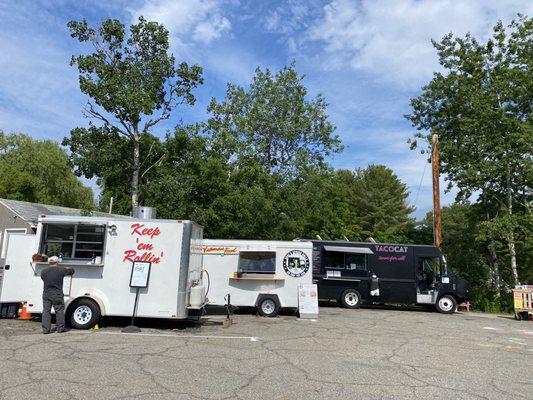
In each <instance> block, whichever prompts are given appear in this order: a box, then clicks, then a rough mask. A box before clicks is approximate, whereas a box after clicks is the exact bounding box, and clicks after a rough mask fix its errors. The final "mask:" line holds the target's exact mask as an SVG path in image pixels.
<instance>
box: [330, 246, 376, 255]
mask: <svg viewBox="0 0 533 400" xmlns="http://www.w3.org/2000/svg"><path fill="white" fill-rule="evenodd" d="M324 250H326V251H338V252H340V253H356V254H374V252H373V251H372V250H370V249H369V248H367V247H346V246H324Z"/></svg>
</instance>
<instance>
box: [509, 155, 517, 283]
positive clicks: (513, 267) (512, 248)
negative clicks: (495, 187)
mask: <svg viewBox="0 0 533 400" xmlns="http://www.w3.org/2000/svg"><path fill="white" fill-rule="evenodd" d="M506 185H507V213H508V214H509V220H510V221H509V223H510V228H509V235H508V243H509V255H510V256H511V271H512V272H513V281H514V282H513V283H514V286H515V287H516V285H518V270H517V267H516V249H515V241H514V231H513V226H512V221H511V218H512V216H513V189H512V187H511V165H510V164H507V182H506Z"/></svg>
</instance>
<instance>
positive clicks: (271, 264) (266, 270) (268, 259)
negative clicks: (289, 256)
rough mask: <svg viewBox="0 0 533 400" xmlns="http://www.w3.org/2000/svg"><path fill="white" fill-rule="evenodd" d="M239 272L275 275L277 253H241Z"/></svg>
mask: <svg viewBox="0 0 533 400" xmlns="http://www.w3.org/2000/svg"><path fill="white" fill-rule="evenodd" d="M237 271H238V272H240V273H252V274H275V273H276V253H275V252H271V251H244V252H240V253H239V266H238V269H237Z"/></svg>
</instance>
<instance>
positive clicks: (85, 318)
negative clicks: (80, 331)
mask: <svg viewBox="0 0 533 400" xmlns="http://www.w3.org/2000/svg"><path fill="white" fill-rule="evenodd" d="M92 316H93V312H92V310H91V309H90V308H89V307H87V306H79V307H76V309H75V310H74V321H76V323H78V324H80V325H85V324H86V323H88V322H89V321H90V320H91V318H92Z"/></svg>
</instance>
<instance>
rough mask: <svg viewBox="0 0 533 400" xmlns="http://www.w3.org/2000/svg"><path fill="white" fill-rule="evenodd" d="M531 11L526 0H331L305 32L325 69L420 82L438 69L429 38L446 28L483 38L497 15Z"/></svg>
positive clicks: (531, 4)
mask: <svg viewBox="0 0 533 400" xmlns="http://www.w3.org/2000/svg"><path fill="white" fill-rule="evenodd" d="M517 12H523V13H526V14H533V2H532V1H530V0H498V1H482V0H399V1H391V0H362V1H353V0H335V1H333V2H331V3H329V4H328V5H326V6H324V8H323V16H322V17H321V18H320V19H318V20H317V21H315V24H313V25H311V27H310V28H309V29H308V30H307V32H306V39H307V41H308V43H309V42H315V43H318V44H319V45H320V47H321V49H320V53H319V54H318V58H319V59H320V63H321V65H322V67H323V68H325V69H339V68H345V67H346V66H349V67H351V68H353V69H354V70H359V71H365V72H368V73H371V74H372V75H374V76H375V77H378V78H379V79H382V80H384V81H386V82H388V83H393V84H397V85H400V86H404V87H418V86H419V85H420V83H423V82H425V81H427V80H428V79H430V78H431V74H432V72H433V71H434V70H436V69H437V68H438V64H437V57H436V53H435V50H434V49H433V47H432V45H431V42H430V40H431V39H432V38H434V39H437V40H438V39H440V38H441V37H442V36H444V35H445V34H447V33H449V32H450V31H451V32H453V33H454V34H456V35H464V34H466V33H467V32H471V33H472V34H473V35H474V36H476V37H478V38H481V39H484V38H486V37H488V36H489V35H490V34H491V30H492V27H493V25H494V24H495V22H496V21H497V20H498V19H503V20H504V22H509V21H510V20H511V19H512V18H513V17H514V16H516V13H517Z"/></svg>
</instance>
